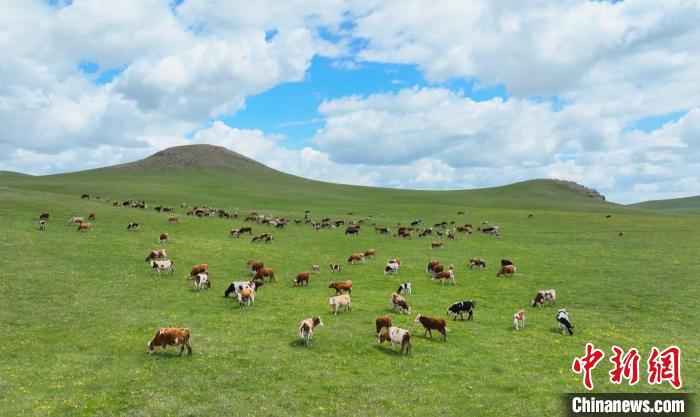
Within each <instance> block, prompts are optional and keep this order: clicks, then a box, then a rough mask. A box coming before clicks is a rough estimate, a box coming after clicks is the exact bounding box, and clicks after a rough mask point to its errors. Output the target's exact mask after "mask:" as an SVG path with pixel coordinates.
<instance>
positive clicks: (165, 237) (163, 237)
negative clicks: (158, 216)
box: [158, 232, 170, 243]
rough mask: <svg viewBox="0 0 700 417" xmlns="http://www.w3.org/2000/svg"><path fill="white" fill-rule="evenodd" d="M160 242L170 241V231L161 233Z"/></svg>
mask: <svg viewBox="0 0 700 417" xmlns="http://www.w3.org/2000/svg"><path fill="white" fill-rule="evenodd" d="M158 242H159V243H165V242H170V234H169V233H168V232H163V233H161V234H160V237H159V238H158Z"/></svg>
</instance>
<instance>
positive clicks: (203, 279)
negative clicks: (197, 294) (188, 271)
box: [194, 272, 211, 291]
mask: <svg viewBox="0 0 700 417" xmlns="http://www.w3.org/2000/svg"><path fill="white" fill-rule="evenodd" d="M204 287H207V288H211V281H209V275H208V274H207V273H206V272H205V273H202V274H197V275H195V277H194V290H195V291H197V290H201V289H204Z"/></svg>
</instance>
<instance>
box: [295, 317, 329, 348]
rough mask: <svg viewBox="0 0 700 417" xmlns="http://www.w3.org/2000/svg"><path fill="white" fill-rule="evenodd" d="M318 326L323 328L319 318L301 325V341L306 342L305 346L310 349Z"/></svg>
mask: <svg viewBox="0 0 700 417" xmlns="http://www.w3.org/2000/svg"><path fill="white" fill-rule="evenodd" d="M317 326H318V327H323V322H322V321H321V318H320V317H318V316H317V317H310V318H308V319H304V320H303V321H302V322H301V324H300V325H299V337H301V340H302V341H303V342H304V346H306V347H309V342H310V341H311V338H312V337H313V333H314V329H315V328H316V327H317Z"/></svg>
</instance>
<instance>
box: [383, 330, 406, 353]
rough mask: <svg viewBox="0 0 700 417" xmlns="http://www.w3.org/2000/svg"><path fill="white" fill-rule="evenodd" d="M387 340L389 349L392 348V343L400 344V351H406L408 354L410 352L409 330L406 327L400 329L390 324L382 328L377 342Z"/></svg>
mask: <svg viewBox="0 0 700 417" xmlns="http://www.w3.org/2000/svg"><path fill="white" fill-rule="evenodd" d="M387 340H388V341H389V343H391V349H392V350H393V349H395V348H394V343H400V344H401V353H404V351H405V353H406V355H409V354H410V353H411V332H409V331H408V330H406V329H401V328H399V327H395V326H391V327H387V328H385V329H382V330H381V331H380V332H379V344H382V342H386V341H387Z"/></svg>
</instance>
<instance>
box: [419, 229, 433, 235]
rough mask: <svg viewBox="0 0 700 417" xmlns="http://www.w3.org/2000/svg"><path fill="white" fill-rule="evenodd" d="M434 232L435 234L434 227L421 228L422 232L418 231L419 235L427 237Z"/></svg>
mask: <svg viewBox="0 0 700 417" xmlns="http://www.w3.org/2000/svg"><path fill="white" fill-rule="evenodd" d="M432 234H433V229H431V228H427V229H423V230H421V231H420V233H418V237H426V236H430V235H432Z"/></svg>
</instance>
